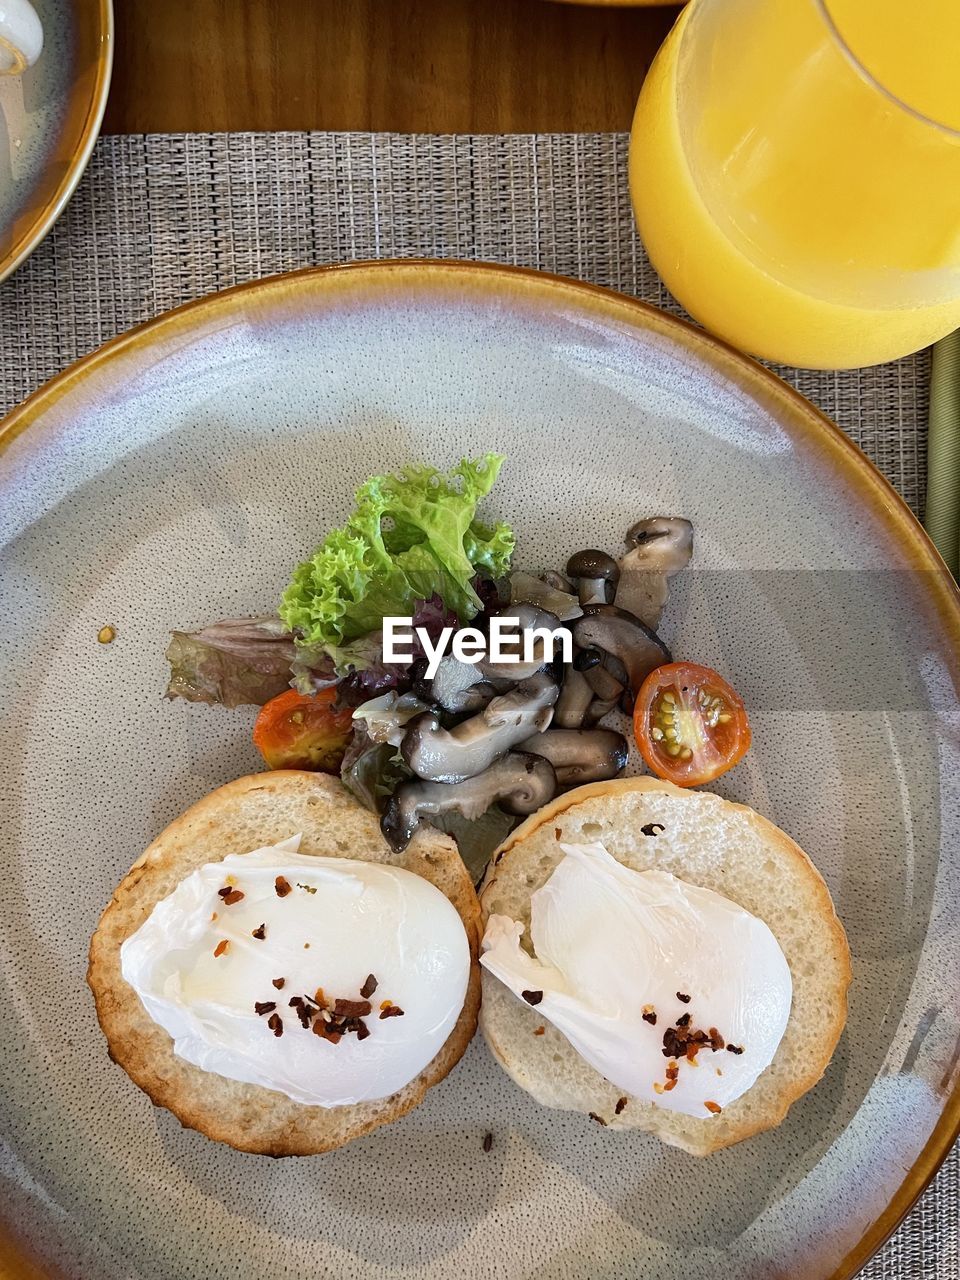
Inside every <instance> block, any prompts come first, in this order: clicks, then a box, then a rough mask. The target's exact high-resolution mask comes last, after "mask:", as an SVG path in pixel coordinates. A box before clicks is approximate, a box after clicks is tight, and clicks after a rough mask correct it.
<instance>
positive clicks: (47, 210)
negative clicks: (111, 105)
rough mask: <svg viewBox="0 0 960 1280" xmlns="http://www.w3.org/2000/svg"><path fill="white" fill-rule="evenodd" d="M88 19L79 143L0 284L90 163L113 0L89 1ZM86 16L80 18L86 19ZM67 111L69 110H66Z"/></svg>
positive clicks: (13, 251) (0, 268)
mask: <svg viewBox="0 0 960 1280" xmlns="http://www.w3.org/2000/svg"><path fill="white" fill-rule="evenodd" d="M89 9H90V16H91V17H92V19H93V24H92V25H93V41H94V46H95V47H97V54H96V58H97V63H96V73H95V75H94V77H93V84H92V85H91V87H90V97H89V100H88V101H87V103H86V106H85V107H84V108H83V115H82V121H81V125H80V142H79V145H78V147H77V148H76V150H75V151H74V152H73V154H72V155H71V157H70V160H69V163H68V164H67V165H66V167H65V169H64V173H63V177H62V178H61V179H60V182H59V183H58V184H57V186H56V187H55V189H54V190H53V191H52V192H51V194H50V197H49V199H48V200H47V201H46V202H45V203H44V205H43V206H42V207H41V209H40V210H39V212H38V213H37V214H36V216H35V218H34V219H33V221H32V222H31V223H30V225H29V226H28V227H27V228H26V230H25V231H24V232H23V234H22V235H21V236H20V238H19V239H18V240H15V241H14V242H13V244H12V245H11V247H10V251H9V252H8V253H6V254H4V255H3V256H0V284H2V283H3V281H4V280H6V279H7V278H8V277H9V276H12V275H13V273H14V272H15V271H16V270H17V268H18V267H20V266H22V265H23V263H24V262H25V261H26V260H27V258H29V257H30V255H31V253H33V251H34V249H36V248H37V247H38V246H39V245H40V244H41V243H42V242H43V241H44V240H45V239H46V237H47V236H48V235H49V233H50V231H51V229H52V227H53V225H54V223H55V222H56V221H57V219H58V218H59V217H60V215H61V214H62V213H63V211H64V209H65V208H66V207H67V205H68V204H69V202H70V200H71V199H72V197H73V193H74V192H75V191H76V189H77V184H78V183H79V181H80V179H81V178H82V177H83V174H84V171H85V170H86V167H87V165H88V163H89V161H90V156H91V154H92V152H93V148H94V146H95V145H96V141H97V138H98V137H99V136H100V126H101V124H102V123H103V114H104V112H105V110H106V107H107V97H108V95H109V92H110V79H111V76H112V74H113V46H114V33H115V28H114V16H113V0H90V4H89ZM85 16H86V15H81V17H85ZM75 90H76V83H75V82H74V83H73V84H71V86H70V91H69V94H68V100H69V101H70V102H72V100H73V97H74V93H75ZM68 111H69V106H68Z"/></svg>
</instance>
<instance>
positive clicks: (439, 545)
mask: <svg viewBox="0 0 960 1280" xmlns="http://www.w3.org/2000/svg"><path fill="white" fill-rule="evenodd" d="M503 462H504V458H503V456H502V455H501V454H496V453H488V454H487V455H486V456H485V457H483V458H477V459H474V460H470V459H467V458H464V459H463V460H462V461H461V462H460V463H459V464H458V466H456V467H454V469H453V471H452V472H451V473H450V475H443V474H442V473H441V472H439V471H437V470H436V468H434V467H426V466H424V467H406V468H404V470H403V471H402V472H401V473H400V474H398V475H385V476H374V477H373V478H372V479H370V480H368V481H367V482H366V484H364V485H363V486H362V487H361V488H360V489H359V490H358V492H357V509H356V511H354V513H353V515H352V516H350V518H349V520H348V521H347V523H346V524H345V525H344V526H343V528H342V529H334V530H333V531H332V532H331V533H329V534H328V535H327V537H326V538H325V539H324V540H323V542H322V543H321V544H320V546H319V547H318V548H317V550H316V551H315V552H314V554H313V555H312V556H311V557H310V559H309V560H306V561H304V563H303V564H301V565H299V566H298V567H297V568H296V569H295V570H294V573H293V576H292V578H291V581H290V585H289V586H288V587H287V589H286V591H285V592H284V594H283V601H282V603H281V605H280V617H281V618H282V619H283V621H284V623H285V624H286V625H287V627H288V628H289V629H290V630H291V631H292V632H293V633H294V635H295V636H296V638H297V643H298V644H300V645H304V646H309V647H311V648H318V649H325V650H327V651H328V652H331V651H333V650H336V649H340V648H341V647H343V646H345V645H347V644H349V643H350V642H351V641H352V640H356V639H357V638H358V637H360V636H363V635H366V634H367V633H368V632H370V631H374V630H376V629H378V628H379V627H380V625H381V623H382V621H383V619H384V618H385V617H387V616H388V615H394V616H401V617H406V616H409V615H411V614H412V613H413V611H414V607H415V605H416V602H417V601H418V600H429V599H430V597H431V596H433V595H434V594H436V595H439V596H440V597H441V599H442V600H443V603H444V604H445V605H446V607H447V608H448V609H451V610H453V612H454V613H456V614H457V616H458V618H459V619H460V621H461V622H467V621H469V619H470V618H472V617H474V615H475V614H476V613H478V612H479V610H480V609H481V607H482V604H481V601H480V598H479V597H478V595H477V593H476V591H474V589H473V586H472V585H471V584H472V580H473V578H475V577H476V576H477V574H481V575H483V576H484V577H490V578H499V577H502V576H503V575H504V574H506V573H507V572H508V570H509V567H510V557H511V555H512V554H513V547H514V536H513V532H512V530H511V529H510V528H509V526H508V525H506V524H502V523H498V524H495V525H492V526H488V525H485V524H482V523H481V522H480V521H479V520H477V519H476V510H477V504H478V503H479V501H480V500H481V498H484V497H485V496H486V495H487V494H488V493H489V492H490V490H491V489H492V487H493V485H494V483H495V482H496V479H497V476H498V475H499V473H500V468H501V466H502V465H503Z"/></svg>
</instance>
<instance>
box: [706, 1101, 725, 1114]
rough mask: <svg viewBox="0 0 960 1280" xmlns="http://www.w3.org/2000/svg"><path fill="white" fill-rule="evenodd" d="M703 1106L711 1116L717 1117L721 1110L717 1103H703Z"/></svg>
mask: <svg viewBox="0 0 960 1280" xmlns="http://www.w3.org/2000/svg"><path fill="white" fill-rule="evenodd" d="M703 1105H704V1106H705V1107H706V1108H707V1110H708V1111H709V1112H710V1113H711V1115H715V1116H718V1115H719V1114H720V1112H721V1111H722V1110H723V1108H722V1107H721V1106H720V1104H719V1103H717V1102H705V1103H704V1104H703Z"/></svg>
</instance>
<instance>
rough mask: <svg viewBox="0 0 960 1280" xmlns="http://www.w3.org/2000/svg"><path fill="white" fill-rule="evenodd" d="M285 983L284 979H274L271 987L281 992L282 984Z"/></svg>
mask: <svg viewBox="0 0 960 1280" xmlns="http://www.w3.org/2000/svg"><path fill="white" fill-rule="evenodd" d="M285 982H286V978H274V980H273V985H274V986H275V987H276V988H277V990H278V991H282V990H283V984H284V983H285Z"/></svg>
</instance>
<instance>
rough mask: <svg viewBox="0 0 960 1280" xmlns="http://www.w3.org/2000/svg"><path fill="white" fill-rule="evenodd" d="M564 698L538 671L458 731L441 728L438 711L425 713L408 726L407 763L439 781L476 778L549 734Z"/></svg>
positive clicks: (404, 746) (421, 774) (404, 747)
mask: <svg viewBox="0 0 960 1280" xmlns="http://www.w3.org/2000/svg"><path fill="white" fill-rule="evenodd" d="M559 693H560V690H559V688H558V687H557V685H556V683H555V682H554V681H553V680H552V679H551V678H550V676H549V675H547V673H546V672H539V673H538V674H537V675H534V676H531V677H530V679H528V680H522V681H521V682H520V683H519V684H518V685H517V687H516V688H515V689H512V690H511V691H510V692H509V693H505V694H502V695H501V696H500V697H498V698H494V699H493V701H492V702H491V703H489V705H488V706H487V707H485V708H484V710H483V711H481V712H480V713H479V715H475V716H472V717H471V718H470V719H469V720H464V721H463V723H462V724H458V725H457V726H456V727H455V728H453V729H443V728H441V726H440V717H439V715H438V714H437V713H436V712H435V711H427V712H424V714H423V715H420V716H417V718H416V719H415V720H411V721H410V724H409V725H408V727H407V732H406V733H405V734H404V738H403V742H402V743H401V745H400V750H401V752H402V753H403V758H404V759H405V760H406V762H407V764H408V765H409V766H410V768H411V769H412V770H413V772H414V773H415V774H417V775H418V777H421V778H427V779H429V780H431V781H434V782H461V781H462V780H463V779H464V778H472V777H474V775H475V774H478V773H482V772H483V770H484V769H486V768H488V767H489V766H490V765H491V764H492V763H493V762H494V760H496V759H497V758H498V757H499V756H502V755H504V754H505V753H506V752H507V751H509V750H510V748H511V747H513V746H516V744H517V743H518V742H520V741H522V740H523V739H524V738H527V737H529V736H530V734H531V733H536V732H538V731H540V730H543V729H546V728H547V726H548V725H549V724H550V721H551V720H552V718H553V704H554V703H555V702H556V701H557V697H558V695H559Z"/></svg>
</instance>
